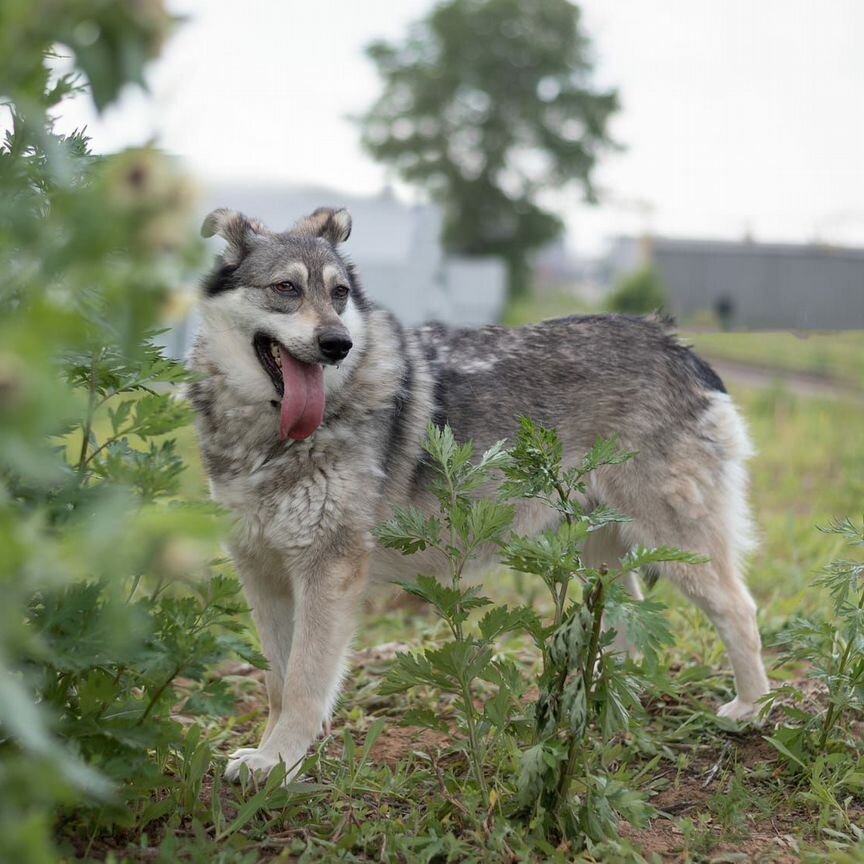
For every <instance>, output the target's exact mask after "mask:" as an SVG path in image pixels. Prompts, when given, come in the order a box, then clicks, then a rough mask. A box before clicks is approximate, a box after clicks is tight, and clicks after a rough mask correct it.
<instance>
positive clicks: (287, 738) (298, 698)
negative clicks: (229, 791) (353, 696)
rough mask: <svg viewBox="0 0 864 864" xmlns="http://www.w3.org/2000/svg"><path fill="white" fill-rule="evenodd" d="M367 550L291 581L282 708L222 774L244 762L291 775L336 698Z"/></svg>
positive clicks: (232, 773)
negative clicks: (263, 735) (291, 617)
mask: <svg viewBox="0 0 864 864" xmlns="http://www.w3.org/2000/svg"><path fill="white" fill-rule="evenodd" d="M367 557H368V556H367V554H366V553H365V552H364V553H363V554H362V555H360V556H359V557H358V558H357V559H355V560H348V559H346V558H341V559H338V560H331V561H329V562H326V563H319V564H316V565H315V566H313V567H312V568H311V569H310V570H309V571H307V572H304V573H303V574H302V575H300V574H298V575H297V578H295V579H294V582H293V589H294V631H293V639H292V642H291V651H290V654H289V655H288V657H287V663H286V665H285V668H284V675H283V679H282V690H281V696H282V699H281V710H280V712H279V714H278V717H277V718H276V719H275V720H274V721H273V722H272V723H268V733H267V735H266V738H265V740H263V741H262V743H261V746H260V747H258V748H256V749H254V750H249V751H245V752H238V754H237V755H236V758H234V759H232V761H231V762H229V764H228V767H227V769H226V771H225V776H226V777H227V778H228V779H229V780H236V779H237V778H238V777H239V774H240V769H241V766H242V765H244V764H245V765H246V766H247V767H248V768H249V770H250V771H251V772H252V773H261V774H267V773H269V771H270V770H271V769H272V768H274V767H275V766H276V765H278V764H279V762H280V761H282V762H284V763H285V766H286V768H287V769H288V774H287V777H288V778H290V777H292V776H293V775H294V774H295V773H296V771H297V770H298V768H299V764H300V762H301V761H302V759H303V757H304V756H305V755H306V751H307V750H308V748H309V745H310V744H311V743H312V742H313V741H314V740H315V738H316V736H317V735H318V734H319V732H320V731H321V728H322V725H323V724H324V722H325V721H326V720H327V718H328V717H329V714H330V711H331V710H332V708H333V704H334V702H335V700H336V696H337V694H338V690H339V684H340V682H341V678H342V673H343V664H344V660H345V654H346V652H347V650H348V646H349V644H350V641H351V638H352V636H353V634H354V626H355V618H356V615H357V611H358V609H359V607H360V603H361V600H362V597H363V593H364V590H365V587H366V580H367V560H366V559H367Z"/></svg>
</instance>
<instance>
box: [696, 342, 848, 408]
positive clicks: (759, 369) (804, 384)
mask: <svg viewBox="0 0 864 864" xmlns="http://www.w3.org/2000/svg"><path fill="white" fill-rule="evenodd" d="M704 356H705V358H706V359H707V360H708V361H709V362H710V363H711V365H712V366H713V367H714V369H715V370H716V371H717V374H718V375H719V376H720V377H721V378H722V379H723V380H724V381H726V382H727V383H729V384H732V385H739V386H741V387H752V388H754V389H757V390H763V389H766V388H768V387H773V386H775V385H776V384H778V383H781V384H782V385H783V387H785V388H786V390H788V391H789V392H791V393H793V394H795V395H796V396H804V397H806V398H811V399H812V398H817V399H843V400H845V401H847V402H855V403H858V404H860V405H864V393H862V392H861V391H860V390H858V389H856V388H855V387H852V386H850V385H848V384H844V383H843V382H842V381H838V380H837V379H836V378H829V377H827V376H824V375H815V374H812V373H808V372H794V371H792V370H788V369H778V368H776V367H774V366H752V365H750V364H749V363H738V362H736V361H734V360H723V359H717V358H714V357H712V356H711V355H710V354H708V353H705V354H704Z"/></svg>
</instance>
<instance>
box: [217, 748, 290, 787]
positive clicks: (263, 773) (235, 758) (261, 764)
mask: <svg viewBox="0 0 864 864" xmlns="http://www.w3.org/2000/svg"><path fill="white" fill-rule="evenodd" d="M304 754H305V750H304V751H302V752H299V754H298V752H297V748H290V747H289V748H284V750H283V751H282V752H280V751H278V750H276V749H272V748H270V747H262V748H260V749H259V748H257V747H243V748H241V749H240V750H236V751H235V752H234V753H232V754H231V758H230V760H229V761H228V765H227V766H226V768H225V779H226V780H228V781H229V782H231V783H239V782H240V774H241V770H240V769H241V768H242V767H243V766H244V765H245V766H246V767H247V768H248V769H249V775H250V776H251V777H253V778H254V779H256V780H258V781H263V780H266V779H267V777H268V776H269V774H270V772H271V771H272V770H273V769H274V768H275V767H276V766H277V765H278V764H279V763H280V762H282V763H284V765H285V768H286V773H285V781H284V782H285V783H288V782H289V781H290V780H291V779H292V778H293V777H294V776H295V775H296V774H297V772H298V771H299V770H300V763H301V760H302V758H303V756H304Z"/></svg>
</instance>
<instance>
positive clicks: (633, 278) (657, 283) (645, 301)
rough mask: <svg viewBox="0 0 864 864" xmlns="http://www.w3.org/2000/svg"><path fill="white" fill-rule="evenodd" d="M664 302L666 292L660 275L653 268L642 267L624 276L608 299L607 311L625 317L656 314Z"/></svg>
mask: <svg viewBox="0 0 864 864" xmlns="http://www.w3.org/2000/svg"><path fill="white" fill-rule="evenodd" d="M665 302H666V291H665V289H664V287H663V280H662V278H661V277H660V274H659V273H658V272H657V271H656V270H655V269H654V268H653V267H643V268H642V269H641V270H637V271H636V272H635V273H631V274H630V275H629V276H625V277H624V278H622V279H621V281H620V282H619V283H618V285H617V286H616V288H615V290H614V291H613V292H612V295H611V296H610V297H609V309H610V310H611V311H612V312H623V313H625V314H627V315H642V314H645V313H646V312H656V311H657V310H658V309H660V307H661V306H663V304H664V303H665Z"/></svg>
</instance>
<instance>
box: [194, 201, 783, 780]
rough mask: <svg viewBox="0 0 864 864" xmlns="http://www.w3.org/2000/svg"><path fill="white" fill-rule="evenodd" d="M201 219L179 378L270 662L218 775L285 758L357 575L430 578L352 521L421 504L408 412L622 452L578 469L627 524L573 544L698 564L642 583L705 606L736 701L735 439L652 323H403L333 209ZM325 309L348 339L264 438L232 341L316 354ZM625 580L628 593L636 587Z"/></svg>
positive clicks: (343, 622) (570, 449)
mask: <svg viewBox="0 0 864 864" xmlns="http://www.w3.org/2000/svg"><path fill="white" fill-rule="evenodd" d="M205 231H208V232H209V233H220V234H221V235H222V236H223V237H224V238H225V239H226V240H227V241H228V247H227V248H226V252H225V254H224V256H223V258H222V259H221V260H220V261H218V262H217V265H216V267H215V269H214V271H213V273H212V274H211V275H210V276H209V277H208V279H207V280H206V281H205V284H204V291H203V295H204V296H203V300H202V310H203V326H202V329H201V332H200V334H199V338H198V341H197V344H196V346H195V348H194V349H193V352H192V356H191V366H192V368H193V369H194V370H195V371H196V372H198V373H200V375H201V378H200V380H199V381H197V382H196V383H194V384H193V385H192V387H191V390H190V397H191V400H192V403H193V405H194V406H195V408H196V410H197V425H198V431H199V435H200V440H201V449H202V453H203V457H204V463H205V465H206V468H207V472H208V474H209V476H210V481H211V489H212V494H213V497H214V498H215V499H216V500H217V501H219V502H221V503H223V504H224V505H225V506H227V507H228V508H229V509H230V510H231V511H232V512H233V514H234V516H235V517H236V529H235V531H234V534H233V537H232V539H231V541H230V546H231V552H232V555H233V558H234V560H235V562H236V565H237V568H238V570H239V572H240V574H241V576H242V578H243V581H244V584H245V588H246V591H247V594H248V598H249V601H250V605H251V606H252V609H253V613H254V616H255V620H256V623H257V625H258V628H259V630H260V634H261V641H262V647H263V650H264V653H265V655H266V657H267V659H268V661H269V664H270V669H269V671H268V672H267V689H268V695H269V701H270V715H269V720H268V723H267V727H266V730H265V732H264V735H263V738H262V740H261V743H260V744H259V746H258V747H256V748H248V749H244V750H241V751H238V752H237V753H236V754H235V755H234V758H233V759H232V761H231V762H230V764H229V767H228V775H229V776H230V777H236V776H237V775H238V774H239V770H240V766H241V765H243V764H246V765H248V767H249V768H250V769H251V770H253V771H256V770H260V771H264V772H266V771H267V770H269V769H270V768H272V767H273V766H274V765H276V764H278V762H279V760H280V759H281V760H283V761H284V762H285V763H286V765H288V766H289V768H291V767H292V766H296V765H297V764H298V763H299V762H300V760H302V758H303V757H304V755H305V754H306V751H307V748H308V747H309V745H310V743H311V742H312V741H313V740H314V738H315V737H316V735H318V733H319V732H320V730H321V728H322V724H324V723H325V722H326V721H327V718H328V716H329V713H330V711H331V709H332V707H333V704H334V701H335V699H336V696H337V693H338V689H339V684H340V680H341V677H342V675H343V672H344V663H345V657H346V653H347V651H348V647H349V643H350V641H351V638H352V635H353V632H354V627H355V620H356V616H357V612H358V608H359V606H360V603H361V600H362V597H363V594H364V591H365V589H366V587H367V584H368V582H369V580H370V579H378V580H390V579H393V578H394V577H399V578H411V577H412V576H413V574H415V573H417V572H418V571H423V572H434V571H435V569H436V567H437V562H436V561H435V560H434V559H433V558H432V557H429V558H428V559H424V560H419V561H418V559H417V557H416V556H413V557H411V558H404V557H402V556H400V555H398V554H396V553H393V552H388V551H386V550H382V549H377V548H376V547H375V545H374V543H373V540H372V534H371V531H372V528H373V527H374V526H375V525H376V523H378V522H379V521H381V520H383V519H385V518H386V517H387V516H388V515H389V514H390V512H391V510H392V508H393V506H394V505H396V504H400V505H403V506H404V505H415V506H420V507H428V506H429V505H430V504H431V500H430V496H429V493H428V482H429V479H430V471H431V469H430V467H429V465H428V463H427V462H426V461H425V460H424V458H423V451H422V449H421V446H420V442H421V440H422V439H423V436H424V432H425V427H426V425H427V423H428V422H429V421H430V420H431V421H433V422H435V423H438V424H443V423H445V422H446V423H449V424H450V426H451V427H452V429H453V431H454V433H455V435H456V437H457V439H459V440H467V439H472V440H473V441H474V443H475V445H476V448H477V451H478V452H479V451H482V450H483V449H484V448H486V447H488V446H490V445H491V444H493V443H494V442H495V441H497V440H499V439H501V438H506V437H508V436H512V435H513V434H514V433H515V431H516V429H517V421H518V418H519V417H520V416H522V415H527V416H530V417H532V418H533V419H534V420H536V421H538V422H540V423H542V424H545V425H547V426H554V427H555V428H556V429H557V430H558V432H559V434H560V436H561V438H562V441H563V443H564V446H565V452H566V453H567V454H568V457H569V459H571V460H573V461H576V460H578V459H579V458H580V457H581V456H582V454H583V453H584V452H585V451H586V450H588V449H589V448H590V446H591V444H592V443H593V442H594V440H595V439H596V438H597V436H611V435H617V436H618V437H619V439H620V442H621V445H622V446H623V447H626V448H628V449H631V450H636V451H638V456H637V457H636V458H635V459H633V460H632V461H630V462H628V463H627V464H625V465H623V466H616V467H615V468H612V469H609V470H601V471H598V472H597V473H596V475H595V476H594V479H593V481H592V485H591V487H590V489H589V497H590V502H589V503H591V502H596V503H602V504H606V505H609V506H611V507H613V508H614V509H616V510H618V511H621V512H623V513H626V514H627V515H628V516H630V517H631V518H632V520H633V521H632V522H630V523H627V524H625V525H621V526H618V527H617V528H616V529H615V530H610V531H606V532H605V534H604V533H602V532H601V534H600V535H599V536H595V537H594V538H593V539H592V543H591V545H590V547H589V548H588V549H587V550H586V555H588V556H589V557H590V558H591V559H592V560H593V561H594V562H598V563H599V562H601V561H613V560H614V559H616V558H617V557H620V556H621V555H623V554H624V553H625V552H626V551H627V550H628V549H629V548H630V547H631V546H632V545H633V544H637V543H638V544H642V545H645V546H659V545H669V546H675V547H679V548H682V549H686V550H688V551H694V552H700V553H704V554H706V555H707V556H709V557H710V563H708V564H705V565H700V566H683V565H674V564H669V565H663V566H662V567H660V568H659V575H660V576H663V577H666V578H668V579H670V580H671V581H673V582H674V583H675V584H676V585H678V586H679V588H680V589H681V590H682V591H683V592H684V593H685V594H686V595H687V596H688V597H690V598H691V599H692V600H693V601H694V602H695V603H696V604H697V605H698V606H699V607H700V608H701V609H703V610H704V611H705V613H706V614H707V615H708V616H709V618H710V619H711V620H712V621H713V622H714V624H715V625H716V627H717V629H718V631H719V633H720V636H721V638H722V640H723V642H724V643H725V645H726V648H727V650H728V652H729V656H730V660H731V662H732V667H733V671H734V674H735V683H736V688H737V695H736V697H735V698H734V699H733V700H732V701H731V702H729V703H728V704H726V705H724V706H723V707H722V708H721V709H720V714H722V715H724V716H728V717H733V718H743V717H747V716H750V715H752V714H753V713H754V712H755V710H756V705H755V703H756V701H757V700H758V699H759V698H760V697H761V696H763V695H764V694H765V693H766V692H767V690H768V681H767V678H766V675H765V670H764V667H763V664H762V659H761V645H760V639H759V631H758V629H757V625H756V610H755V605H754V603H753V600H752V598H751V596H750V594H749V592H748V590H747V588H746V586H745V584H744V581H743V579H742V571H741V567H742V559H743V556H744V555H745V554H746V553H747V551H748V550H749V549H750V548H751V546H752V532H751V523H750V517H749V513H748V508H747V501H746V486H747V474H746V470H745V465H744V463H745V460H746V459H747V457H748V456H749V455H750V452H751V448H750V444H749V441H748V438H747V434H746V431H745V429H744V425H743V423H742V421H741V418H740V416H739V414H738V412H737V411H736V409H735V407H734V405H733V404H732V401H731V400H730V398H729V396H728V395H727V394H726V392H725V389H724V388H723V384H722V382H721V381H720V379H719V378H718V377H717V375H716V374H715V373H714V372H713V370H712V369H711V368H710V367H709V366H708V365H707V364H706V363H705V362H704V361H703V360H701V359H700V358H699V357H697V356H696V355H695V354H694V353H693V352H692V351H690V350H689V349H688V348H686V347H684V346H683V345H681V344H680V343H679V342H678V341H677V339H676V338H675V337H674V336H673V335H671V334H670V333H669V332H668V328H667V327H666V326H665V325H664V324H663V323H662V322H659V321H656V320H647V319H643V318H635V317H627V316H619V315H602V316H586V317H569V318H561V319H557V320H553V321H546V322H543V323H542V324H537V325H533V326H529V327H523V328H519V329H514V330H509V329H505V328H503V327H495V326H488V327H482V328H479V329H448V328H445V327H443V326H440V325H430V326H427V327H422V328H420V329H418V330H409V329H405V328H403V327H402V326H401V325H400V324H399V323H398V322H397V321H396V320H395V319H394V318H393V316H392V315H390V314H389V313H388V312H386V311H384V310H382V309H379V308H376V307H375V306H374V305H372V304H371V303H370V302H369V301H368V300H367V298H366V296H365V294H364V293H363V289H362V287H361V285H360V284H359V282H358V279H357V277H356V274H355V273H354V271H353V268H352V267H351V266H350V264H349V263H348V262H347V261H346V260H345V259H344V257H343V256H342V255H340V253H339V252H338V250H337V248H336V244H338V243H340V242H341V241H342V240H344V239H345V238H346V237H347V235H348V233H349V232H350V218H349V217H348V216H347V213H345V211H331V210H326V209H321V210H318V211H316V212H315V213H314V214H312V215H311V216H310V217H307V219H305V220H301V222H300V223H298V224H297V225H295V226H294V227H293V228H292V229H290V230H289V231H287V232H284V233H282V234H275V233H271V232H270V231H268V230H267V229H266V228H264V226H262V225H261V224H260V223H258V222H256V221H254V220H250V219H246V217H243V216H241V215H240V214H233V213H231V212H230V211H216V213H215V214H211V216H210V217H208V221H207V222H206V223H205ZM289 278H290V279H291V280H292V281H295V282H297V283H301V285H302V289H303V297H302V301H301V302H299V303H297V304H294V305H291V304H289V303H287V302H286V301H285V300H284V299H282V298H280V297H279V296H277V295H276V294H275V292H274V291H273V290H272V289H271V286H273V285H274V284H276V283H279V282H281V281H282V280H285V279H289ZM335 282H345V284H346V285H348V286H349V287H350V296H349V297H348V300H347V302H344V303H341V304H340V303H339V302H336V301H334V300H333V294H332V293H331V292H332V289H333V284H334V283H335ZM292 302H293V301H292ZM334 322H338V324H339V326H342V327H344V329H345V331H346V332H347V333H349V334H350V338H351V340H352V341H353V343H354V347H353V349H352V351H351V352H350V354H349V355H348V357H347V358H346V359H345V361H344V362H343V363H342V364H341V366H340V367H339V368H335V367H333V366H330V367H327V368H326V370H325V388H326V397H327V400H326V412H325V417H324V423H323V425H322V426H321V427H320V428H319V429H318V430H317V431H316V432H315V433H314V434H313V435H312V437H310V438H308V439H307V440H305V441H302V442H295V441H285V442H282V441H280V439H279V409H278V406H279V403H278V394H277V393H276V391H275V390H274V387H273V383H272V381H271V380H270V378H269V377H268V376H267V374H266V373H265V371H264V369H263V368H262V366H261V364H260V363H259V361H258V359H257V358H256V356H255V353H254V350H253V347H252V338H253V336H254V335H255V333H256V332H261V331H263V332H266V333H268V334H270V335H271V336H272V337H273V338H274V339H278V340H279V341H281V342H282V344H284V345H285V346H286V347H287V348H288V349H289V350H290V351H291V353H293V354H295V356H297V357H298V358H300V359H302V360H304V361H306V362H316V359H317V362H323V361H322V360H320V358H316V348H315V334H316V333H317V332H319V331H320V329H321V328H322V327H332V326H334ZM548 525H549V516H548V514H547V513H546V512H544V511H543V510H541V509H540V508H538V507H537V506H535V505H533V504H530V503H525V504H524V505H523V506H521V508H520V509H519V510H518V512H517V528H519V530H522V531H525V530H538V529H541V528H544V527H547V526H548ZM629 587H630V590H631V591H633V592H634V593H635V594H637V595H638V594H639V585H638V580H636V579H633V580H631V582H630V584H629ZM292 773H293V772H292Z"/></svg>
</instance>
